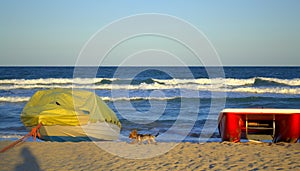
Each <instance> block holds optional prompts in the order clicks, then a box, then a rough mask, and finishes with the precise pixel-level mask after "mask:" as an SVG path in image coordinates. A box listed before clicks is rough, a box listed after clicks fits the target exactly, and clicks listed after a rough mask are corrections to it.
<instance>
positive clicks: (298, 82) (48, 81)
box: [0, 77, 300, 86]
mask: <svg viewBox="0 0 300 171" xmlns="http://www.w3.org/2000/svg"><path fill="white" fill-rule="evenodd" d="M257 79H260V80H264V81H269V82H275V83H280V84H285V85H290V86H300V79H299V78H294V79H279V78H268V77H254V78H247V79H236V78H198V79H176V78H174V79H152V80H153V81H154V82H155V83H159V84H165V85H178V84H199V85H215V84H224V85H229V86H242V85H250V84H254V83H255V80H257ZM103 80H108V81H112V82H113V81H116V80H124V81H130V80H131V79H130V78H127V79H121V78H45V79H43V78H40V79H4V80H0V85H6V84H9V85H21V86H22V85H23V86H25V85H32V86H33V85H53V84H82V85H86V84H96V83H100V82H101V81H103ZM113 84H114V82H113Z"/></svg>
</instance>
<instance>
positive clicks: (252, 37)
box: [0, 0, 300, 66]
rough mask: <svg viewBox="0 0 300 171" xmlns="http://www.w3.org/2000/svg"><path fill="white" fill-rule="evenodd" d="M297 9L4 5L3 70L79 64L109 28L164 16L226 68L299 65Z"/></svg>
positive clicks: (0, 9) (290, 3) (232, 1)
mask: <svg viewBox="0 0 300 171" xmlns="http://www.w3.org/2000/svg"><path fill="white" fill-rule="evenodd" d="M299 9H300V1H297V0H285V1H283V0H282V1H278V0H272V1H271V0H264V1H261V0H251V1H250V0H249V1H239V0H228V1H214V0H212V1H176V0H175V1H174V0H173V1H171V0H169V1H168V0H165V1H155V0H154V1H149V0H145V1H143V0H137V1H79V0H74V1H73V0H65V1H59V0H53V1H37V0H35V1H33V0H29V1H15V0H2V1H0V23H1V27H0V65H5V66H6V65H75V64H76V60H77V57H78V55H79V52H80V51H81V49H82V48H83V46H84V44H85V43H86V42H87V41H88V40H89V39H90V37H91V36H92V35H93V34H95V33H96V32H97V31H98V30H99V29H101V28H103V27H104V26H106V25H108V24H109V23H111V22H113V21H115V20H118V19H120V18H123V17H126V16H130V15H135V14H141V13H162V14H167V15H172V16H175V17H178V18H181V19H183V20H185V21H187V22H189V23H191V24H192V25H194V26H196V27H197V28H198V29H199V30H201V31H202V32H203V33H204V34H205V35H206V37H207V38H208V39H209V41H210V42H211V43H212V44H213V46H214V47H215V49H216V51H217V52H218V54H219V57H220V60H221V62H222V64H223V65H263V66H265V65H283V66H290V65H293V66H295V65H296V66H299V65H300V60H299V59H300V58H299V57H300V48H299V47H300V32H299V30H300V22H299V21H300V11H299ZM108 64H109V62H108ZM188 64H189V65H192V62H191V63H188Z"/></svg>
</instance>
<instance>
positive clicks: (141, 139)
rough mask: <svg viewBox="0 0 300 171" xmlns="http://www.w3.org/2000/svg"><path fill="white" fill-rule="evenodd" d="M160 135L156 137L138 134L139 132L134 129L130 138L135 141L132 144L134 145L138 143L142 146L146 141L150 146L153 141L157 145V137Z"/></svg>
mask: <svg viewBox="0 0 300 171" xmlns="http://www.w3.org/2000/svg"><path fill="white" fill-rule="evenodd" d="M158 135H159V133H157V134H156V135H151V134H138V132H137V130H136V129H134V130H132V131H131V132H130V134H129V138H131V139H133V141H132V142H131V144H133V143H138V144H141V143H143V142H144V141H148V144H150V143H151V141H152V142H153V143H154V144H157V143H156V141H155V137H157V136H158Z"/></svg>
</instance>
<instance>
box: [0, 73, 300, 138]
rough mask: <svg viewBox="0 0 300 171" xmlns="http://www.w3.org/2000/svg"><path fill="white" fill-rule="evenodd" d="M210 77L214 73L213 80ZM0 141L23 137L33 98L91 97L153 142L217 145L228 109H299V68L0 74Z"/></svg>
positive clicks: (127, 128)
mask: <svg viewBox="0 0 300 171" xmlns="http://www.w3.org/2000/svg"><path fill="white" fill-rule="evenodd" d="M214 71H216V72H218V73H214ZM0 73H1V74H0V140H6V139H15V138H18V137H20V136H23V135H25V134H26V133H27V130H26V128H25V127H24V126H23V124H22V122H21V120H20V114H21V112H22V109H23V107H24V106H25V104H26V102H27V101H28V100H29V99H30V97H31V96H32V95H33V94H34V93H35V92H36V91H38V90H43V89H50V88H75V89H86V90H88V91H93V92H95V93H96V94H97V95H99V96H100V97H101V98H102V99H103V100H104V101H105V102H106V103H107V105H108V106H109V107H110V108H111V109H112V110H113V111H115V112H116V114H117V116H118V118H119V119H120V122H121V123H122V129H121V136H120V140H121V141H127V139H128V138H127V137H128V135H129V133H130V131H131V130H132V129H138V130H139V132H140V133H151V134H156V133H158V132H159V133H160V135H159V136H158V139H159V140H160V141H189V142H199V141H203V140H205V141H220V135H219V133H218V129H217V121H218V114H219V112H220V111H221V110H222V109H223V108H225V107H227V108H299V107H300V67H0Z"/></svg>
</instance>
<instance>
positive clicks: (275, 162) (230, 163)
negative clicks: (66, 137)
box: [0, 141, 300, 170]
mask: <svg viewBox="0 0 300 171" xmlns="http://www.w3.org/2000/svg"><path fill="white" fill-rule="evenodd" d="M10 143H11V142H9V141H4V142H0V148H1V149H2V148H3V147H5V146H7V145H8V144H10ZM99 146H101V147H99ZM170 147H172V148H171V149H170V150H168V152H166V153H163V154H161V155H159V154H158V155H155V153H157V151H161V150H162V151H163V149H168V148H170ZM103 148H106V149H112V150H110V151H109V152H108V151H107V150H103ZM120 151H122V153H119V152H120ZM114 153H118V154H114ZM120 154H121V155H120ZM124 154H129V156H125V155H124ZM147 154H150V156H151V155H152V154H154V155H155V156H154V157H151V158H147V157H144V159H133V158H139V156H145V155H147ZM122 155H123V156H122ZM0 158H1V160H0V168H1V170H300V162H299V159H300V143H295V144H288V143H277V144H273V143H253V142H247V143H229V142H225V143H219V142H212V143H188V142H187V143H179V144H175V143H162V142H161V143H158V144H157V145H154V144H151V145H146V144H142V145H138V144H128V143H126V142H99V143H97V144H95V143H93V142H80V143H71V142H66V143H58V142H25V143H23V144H21V145H18V146H16V147H14V148H12V149H10V150H8V151H6V152H4V153H1V154H0Z"/></svg>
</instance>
